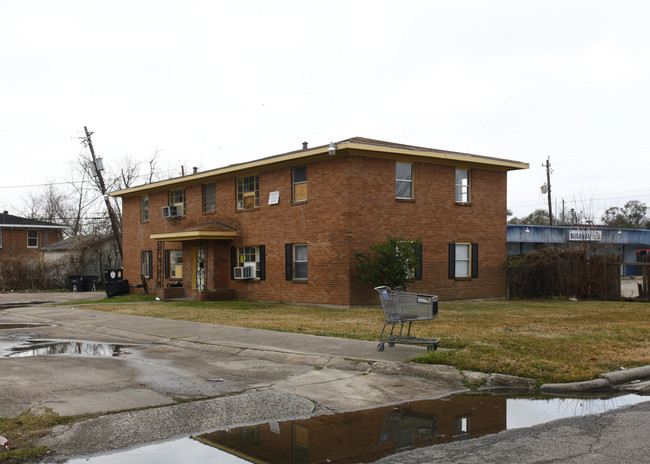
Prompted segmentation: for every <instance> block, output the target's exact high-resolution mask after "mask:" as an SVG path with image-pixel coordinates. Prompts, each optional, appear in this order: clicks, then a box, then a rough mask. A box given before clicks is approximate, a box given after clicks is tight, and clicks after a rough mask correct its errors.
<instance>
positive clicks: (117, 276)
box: [104, 268, 122, 282]
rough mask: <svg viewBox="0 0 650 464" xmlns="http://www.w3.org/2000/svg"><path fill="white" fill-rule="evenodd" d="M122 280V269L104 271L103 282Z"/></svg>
mask: <svg viewBox="0 0 650 464" xmlns="http://www.w3.org/2000/svg"><path fill="white" fill-rule="evenodd" d="M114 280H122V268H114V269H104V282H111V281H114Z"/></svg>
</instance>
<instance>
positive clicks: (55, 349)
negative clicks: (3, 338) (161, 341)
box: [4, 340, 127, 358]
mask: <svg viewBox="0 0 650 464" xmlns="http://www.w3.org/2000/svg"><path fill="white" fill-rule="evenodd" d="M123 348H127V346H125V345H118V344H114V343H94V342H79V341H64V340H30V341H28V342H25V343H24V344H22V345H19V346H13V347H11V348H9V349H8V350H5V351H6V352H8V354H5V355H4V357H11V358H19V357H28V356H42V355H56V354H74V355H80V356H91V357H113V356H119V355H120V354H123V353H124V352H123Z"/></svg>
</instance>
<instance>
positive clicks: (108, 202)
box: [83, 126, 124, 260]
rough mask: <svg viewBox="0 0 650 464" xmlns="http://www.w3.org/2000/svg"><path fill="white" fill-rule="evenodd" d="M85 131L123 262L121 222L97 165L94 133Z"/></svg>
mask: <svg viewBox="0 0 650 464" xmlns="http://www.w3.org/2000/svg"><path fill="white" fill-rule="evenodd" d="M84 131H85V132H86V137H85V138H84V139H83V143H84V145H87V146H88V148H89V149H90V154H91V156H92V157H93V166H94V168H95V170H94V173H95V174H97V181H98V184H99V189H100V190H101V192H102V195H103V197H104V203H106V209H107V210H108V217H109V219H110V220H111V228H112V229H113V236H114V237H115V243H116V244H117V249H118V250H119V252H120V258H121V259H122V260H123V259H124V257H123V255H122V231H121V228H120V221H119V219H118V218H117V214H115V210H114V209H113V206H112V205H111V200H110V199H109V197H108V192H107V191H106V184H105V183H104V177H103V176H102V170H103V167H102V166H99V165H98V163H97V157H95V149H94V148H93V142H92V140H91V139H90V136H91V135H93V132H88V128H87V127H86V126H84Z"/></svg>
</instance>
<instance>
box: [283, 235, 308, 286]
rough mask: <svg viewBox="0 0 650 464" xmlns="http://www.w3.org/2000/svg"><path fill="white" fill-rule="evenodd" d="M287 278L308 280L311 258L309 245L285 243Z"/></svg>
mask: <svg viewBox="0 0 650 464" xmlns="http://www.w3.org/2000/svg"><path fill="white" fill-rule="evenodd" d="M284 250H285V262H286V279H287V280H307V278H308V277H309V273H308V264H309V258H308V253H307V245H305V244H295V243H287V244H286V245H285V248H284Z"/></svg>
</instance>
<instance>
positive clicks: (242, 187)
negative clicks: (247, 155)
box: [237, 176, 260, 209]
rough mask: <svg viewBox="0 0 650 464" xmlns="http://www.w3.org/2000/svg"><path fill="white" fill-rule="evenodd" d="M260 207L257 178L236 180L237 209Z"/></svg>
mask: <svg viewBox="0 0 650 464" xmlns="http://www.w3.org/2000/svg"><path fill="white" fill-rule="evenodd" d="M259 205H260V184H259V176H248V177H239V178H238V179H237V209H249V208H257V207H258V206H259Z"/></svg>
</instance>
